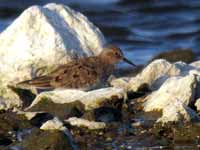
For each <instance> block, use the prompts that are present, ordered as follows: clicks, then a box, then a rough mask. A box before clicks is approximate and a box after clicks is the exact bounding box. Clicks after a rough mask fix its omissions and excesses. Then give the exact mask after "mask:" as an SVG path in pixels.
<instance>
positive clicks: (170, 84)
mask: <svg viewBox="0 0 200 150" xmlns="http://www.w3.org/2000/svg"><path fill="white" fill-rule="evenodd" d="M196 84H197V82H196V76H195V75H187V76H185V77H180V76H179V77H171V78H169V79H167V80H166V81H165V82H164V84H163V85H162V86H161V87H160V89H159V90H157V91H155V92H153V93H152V94H150V95H149V96H148V97H147V98H146V100H147V101H146V102H145V103H144V110H145V111H153V110H163V109H164V108H165V107H166V106H167V105H169V104H170V103H173V102H174V101H175V100H176V99H179V100H180V101H181V102H182V103H183V104H184V105H186V106H187V105H188V104H189V103H191V102H192V101H194V96H195V88H196Z"/></svg>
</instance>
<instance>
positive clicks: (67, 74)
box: [51, 59, 100, 88]
mask: <svg viewBox="0 0 200 150" xmlns="http://www.w3.org/2000/svg"><path fill="white" fill-rule="evenodd" d="M86 60H87V61H86ZM95 67H96V66H95V65H94V61H92V60H91V61H90V60H88V59H84V60H80V61H79V62H78V63H75V64H74V65H68V66H66V67H62V68H60V69H58V70H57V71H56V72H54V73H53V80H51V85H52V86H54V87H65V88H87V87H90V86H94V85H95V84H96V83H97V82H98V81H99V78H100V72H99V71H98V69H97V68H95Z"/></svg>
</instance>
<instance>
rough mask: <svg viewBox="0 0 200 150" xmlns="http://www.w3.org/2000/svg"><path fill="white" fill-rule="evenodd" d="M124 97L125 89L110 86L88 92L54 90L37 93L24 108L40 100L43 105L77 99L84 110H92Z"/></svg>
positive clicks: (32, 105)
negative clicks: (49, 102) (31, 101)
mask: <svg viewBox="0 0 200 150" xmlns="http://www.w3.org/2000/svg"><path fill="white" fill-rule="evenodd" d="M126 97H127V96H126V92H125V90H123V89H120V88H112V87H110V88H103V89H98V90H93V91H89V92H84V91H80V90H71V89H66V90H55V91H50V92H43V93H41V94H39V95H38V96H37V97H36V99H35V100H34V101H33V103H32V104H31V106H30V107H29V108H27V109H26V110H30V109H32V107H36V106H37V104H38V103H39V102H42V101H43V102H44V105H45V103H46V102H48V101H52V102H53V103H56V104H67V103H72V102H77V101H78V102H80V103H81V104H82V105H83V106H84V108H85V110H92V109H95V108H99V107H100V106H102V105H103V104H104V103H107V102H112V101H117V100H119V99H126ZM45 107H46V105H45ZM41 110H42V106H41ZM38 111H39V110H38Z"/></svg>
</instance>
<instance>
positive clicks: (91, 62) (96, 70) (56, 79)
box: [17, 45, 136, 90]
mask: <svg viewBox="0 0 200 150" xmlns="http://www.w3.org/2000/svg"><path fill="white" fill-rule="evenodd" d="M120 61H125V62H127V63H129V64H131V65H133V66H136V65H135V64H134V63H132V62H131V61H129V60H128V59H127V58H125V57H124V55H123V53H122V51H121V50H120V48H118V47H117V46H114V45H110V46H107V47H105V48H104V49H103V50H102V52H101V53H100V54H99V55H98V56H91V57H86V58H81V59H79V60H74V61H71V62H69V63H68V64H65V65H61V66H59V67H58V68H57V69H56V70H54V71H53V72H51V73H50V74H47V75H44V76H39V77H36V78H33V79H31V80H26V81H23V82H20V83H18V84H17V86H19V87H20V86H21V87H24V86H25V87H27V86H31V87H35V88H36V89H42V90H45V89H46V90H49V89H56V88H69V89H83V90H89V89H91V87H97V86H98V85H100V84H102V83H106V81H107V80H108V78H109V76H110V75H111V74H112V72H113V71H114V68H115V65H116V64H117V63H118V62H120Z"/></svg>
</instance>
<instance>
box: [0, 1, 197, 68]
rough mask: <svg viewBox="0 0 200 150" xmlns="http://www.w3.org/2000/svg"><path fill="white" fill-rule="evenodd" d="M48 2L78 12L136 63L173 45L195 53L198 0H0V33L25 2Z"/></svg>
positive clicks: (171, 48) (26, 5)
mask: <svg viewBox="0 0 200 150" xmlns="http://www.w3.org/2000/svg"><path fill="white" fill-rule="evenodd" d="M48 2H56V3H65V4H67V5H69V6H70V7H71V8H73V9H75V10H77V11H80V12H82V13H83V14H84V15H86V16H87V17H88V18H89V19H90V20H91V21H92V22H93V23H94V24H95V25H97V26H98V27H99V28H100V29H101V31H102V32H103V33H104V35H105V36H106V38H107V40H108V41H109V42H113V43H116V44H118V45H119V46H120V47H121V48H122V49H123V50H124V51H125V55H126V56H127V57H128V58H130V59H131V60H133V61H134V62H136V63H137V64H140V63H146V62H147V61H148V60H150V59H151V58H152V57H153V56H154V55H156V54H158V53H161V52H163V51H169V50H173V49H176V48H191V49H192V50H193V51H194V52H195V53H197V55H198V54H199V45H200V44H199V43H200V1H199V0H137V1H135V0H53V1H48V0H40V1H39V0H32V1H27V0H9V1H8V0H1V3H0V32H1V31H3V30H4V29H5V28H6V27H7V26H8V25H9V24H10V23H11V22H12V21H13V20H14V19H15V18H16V17H17V16H18V15H19V14H20V13H21V11H23V9H25V8H27V7H28V6H29V5H33V4H39V5H44V4H46V3H48Z"/></svg>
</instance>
